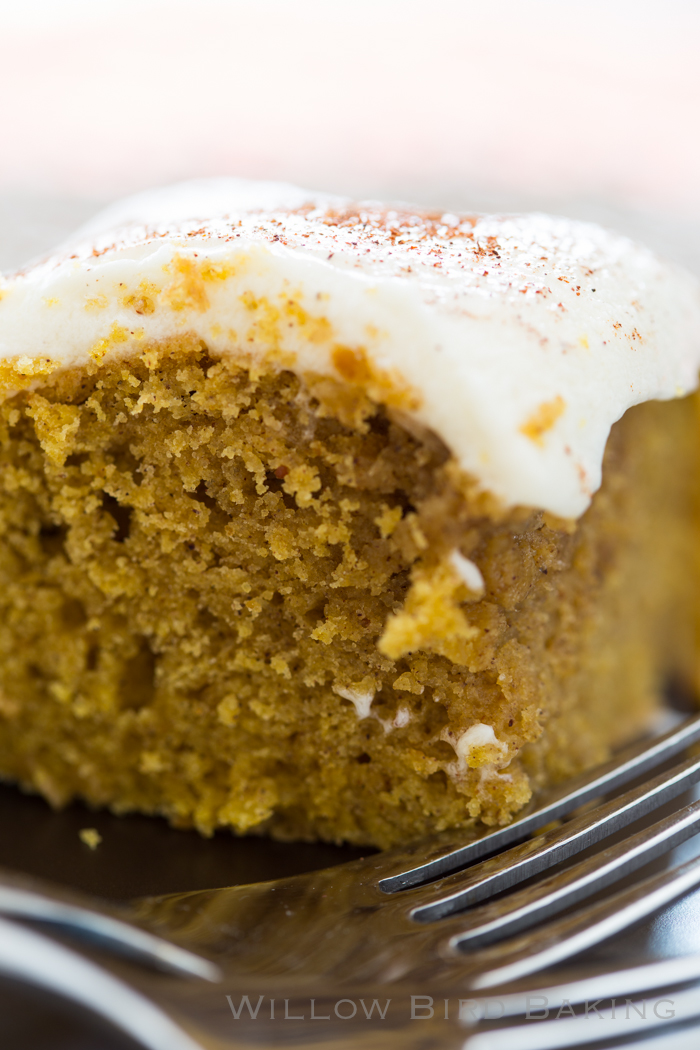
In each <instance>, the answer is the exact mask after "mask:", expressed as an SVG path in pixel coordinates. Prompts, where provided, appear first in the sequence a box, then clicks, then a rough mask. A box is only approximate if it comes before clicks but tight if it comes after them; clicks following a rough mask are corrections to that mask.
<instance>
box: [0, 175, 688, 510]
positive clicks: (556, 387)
mask: <svg viewBox="0 0 700 1050" xmlns="http://www.w3.org/2000/svg"><path fill="white" fill-rule="evenodd" d="M182 260H185V262H184V263H183V262H182ZM203 263H208V264H210V265H209V271H208V272H209V275H210V278H211V274H212V272H214V271H215V272H216V273H217V274H218V277H214V278H211V279H208V280H207V281H206V282H205V283H204V285H203V286H202V287H203V288H204V294H201V295H199V296H194V298H191V301H190V300H188V297H187V295H184V296H183V295H180V296H179V298H178V295H177V294H175V295H173V288H174V287H175V284H176V283H177V281H178V280H179V281H180V283H181V285H182V284H183V281H185V278H184V277H183V273H185V271H186V270H187V266H188V265H190V264H193V265H195V266H201V264H203ZM178 267H179V269H178ZM183 267H184V269H183ZM190 268H191V267H190ZM212 268H213V269H212ZM143 282H146V284H147V285H148V286H149V287H151V288H152V289H155V293H154V296H155V297H154V302H155V309H154V310H153V311H152V312H146V313H143V312H141V313H139V312H138V311H137V310H136V308H135V306H134V302H135V301H136V300H138V289H139V286H141V287H142V288H143ZM185 284H186V281H185ZM176 291H177V289H176ZM290 303H291V304H292V306H293V309H292V310H291V311H290V309H287V307H286V306H285V304H290ZM261 304H262V305H261ZM276 314H277V320H275V316H276ZM300 317H301V318H304V319H305V321H306V322H307V323H301V322H300V321H299V318H300ZM309 319H310V323H308V322H309ZM115 326H116V328H115ZM115 332H116V333H117V336H118V338H117V339H116V340H115V338H114V334H115ZM182 332H194V333H195V334H196V335H197V336H199V337H200V338H202V339H203V340H205V341H206V342H207V344H208V345H209V347H210V348H211V350H212V352H213V353H214V354H217V353H222V354H224V353H227V352H236V351H237V350H238V348H240V347H243V348H244V349H245V351H246V352H247V353H249V354H250V355H251V356H252V357H255V356H256V355H261V356H262V355H264V354H268V353H269V351H270V350H274V351H278V352H279V351H281V352H282V354H283V355H285V357H284V360H285V362H286V364H285V366H286V367H293V368H295V369H297V370H299V371H300V372H303V371H305V370H312V371H315V372H322V373H328V374H330V375H337V371H336V363H334V362H336V361H337V358H335V357H334V351H335V350H336V348H337V347H338V346H339V345H340V346H343V347H346V348H349V349H350V350H351V351H352V352H353V353H356V354H358V355H360V358H362V359H363V360H365V361H366V362H369V365H370V367H371V368H372V369H373V370H375V371H378V372H380V373H383V374H389V375H391V376H393V377H395V378H396V377H398V379H399V380H400V384H399V385H401V383H402V384H404V385H405V386H407V387H408V388H410V390H411V391H413V392H414V393H415V395H416V396H415V398H414V399H413V402H412V405H411V407H410V410H409V414H410V415H412V416H413V417H415V419H416V420H417V421H418V422H419V423H421V424H423V425H425V426H427V427H429V428H431V429H432V430H433V431H435V432H436V433H437V434H439V435H440V437H441V438H442V439H443V441H444V442H445V443H446V444H447V446H448V447H449V448H450V449H451V450H452V452H453V454H454V455H455V456H456V457H457V459H458V460H459V461H460V463H461V464H462V466H463V467H464V468H465V470H467V471H468V472H469V473H470V474H471V475H473V476H474V477H476V478H477V479H478V480H479V482H480V483H481V485H482V486H483V488H484V489H486V490H488V491H490V492H492V493H493V494H494V495H495V496H496V497H498V498H499V499H500V500H501V501H502V502H503V503H505V504H506V505H515V504H524V505H528V506H534V507H541V508H543V509H545V510H549V511H552V512H553V513H555V514H559V515H562V516H564V517H577V516H578V515H580V514H581V513H582V512H583V511H584V510H585V509H586V507H587V506H588V504H589V502H590V498H591V495H592V494H593V492H594V491H595V490H596V489H597V488H598V486H599V485H600V480H601V464H602V458H603V451H604V448H605V442H606V439H607V436H608V433H609V431H610V427H611V425H612V424H613V423H614V422H615V420H616V419H618V418H619V417H620V416H621V415H622V414H623V413H624V412H625V410H626V409H627V408H629V407H630V406H631V405H634V404H637V403H639V402H641V401H647V400H651V399H654V398H660V399H668V398H674V397H680V396H682V395H684V394H685V393H687V392H689V391H690V390H693V389H695V387H696V386H697V382H698V368H699V367H700V291H699V290H698V285H697V283H696V282H695V280H694V279H693V278H691V277H690V276H689V275H688V274H686V273H684V272H682V271H679V270H677V269H676V268H674V267H672V266H670V265H668V264H666V263H664V262H662V261H660V260H659V259H657V258H656V257H655V256H654V255H653V254H652V253H651V252H649V251H648V250H646V249H645V248H643V247H640V246H638V245H635V244H634V243H632V242H631V241H629V240H627V239H626V238H624V237H621V236H618V235H617V234H614V233H610V232H608V231H606V230H603V229H600V228H599V227H597V226H594V225H590V224H588V223H580V222H573V221H569V220H567V219H561V218H553V217H550V216H546V215H512V216H503V217H498V216H485V215H481V216H458V215H445V214H440V213H434V214H431V213H427V212H425V211H421V210H420V209H415V208H413V207H410V206H407V205H405V206H404V205H397V206H394V207H386V206H384V205H379V204H374V203H364V204H353V203H351V202H348V201H345V200H341V199H339V198H332V197H328V196H322V195H319V194H316V193H311V192H307V191H304V190H300V189H297V188H295V187H291V186H285V185H279V184H275V183H252V182H247V181H243V180H236V179H215V180H207V181H204V182H195V183H185V184H183V185H182V186H175V187H170V188H167V189H164V190H159V191H154V192H152V193H146V194H142V195H140V196H138V197H134V198H131V199H129V200H127V201H124V202H122V203H120V204H118V205H115V206H113V207H112V208H110V209H108V210H107V211H106V212H104V213H103V214H102V216H98V218H97V219H95V220H94V221H93V222H91V223H90V224H88V226H87V227H84V228H83V230H82V231H79V232H78V234H77V235H76V237H75V238H74V239H73V240H72V242H71V243H70V244H68V245H67V246H64V248H63V249H62V250H60V251H59V252H58V253H57V254H56V255H54V256H52V257H50V258H49V259H47V260H44V261H42V262H40V263H38V264H36V265H34V266H31V267H29V268H27V269H25V270H24V271H21V272H20V273H18V274H15V275H12V276H8V277H5V278H4V279H0V359H2V358H13V359H16V358H19V359H21V358H24V357H28V358H36V357H48V358H51V359H54V360H58V361H60V362H61V365H62V366H71V365H80V364H83V363H85V362H86V361H87V360H88V359H89V354H90V351H91V350H92V351H93V352H94V349H95V347H96V346H101V347H102V351H101V352H102V353H111V354H115V355H116V354H119V355H124V354H128V353H130V352H132V351H133V352H134V353H138V352H140V351H141V350H142V349H143V347H144V340H145V341H148V340H151V339H159V338H163V337H167V336H171V335H173V334H178V333H182ZM363 355H364V356H363ZM281 359H282V358H280V360H281ZM20 367H21V365H20Z"/></svg>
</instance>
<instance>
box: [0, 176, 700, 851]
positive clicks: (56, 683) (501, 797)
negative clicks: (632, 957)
mask: <svg viewBox="0 0 700 1050" xmlns="http://www.w3.org/2000/svg"><path fill="white" fill-rule="evenodd" d="M699 365H700V296H699V294H698V289H697V286H696V284H695V282H694V281H693V280H692V278H690V277H689V276H688V275H686V274H683V273H681V272H679V271H677V270H675V269H674V268H672V267H671V266H669V265H667V264H665V263H662V262H660V261H659V260H658V259H656V258H655V257H654V256H653V255H652V254H651V253H650V252H648V251H647V250H646V249H644V248H641V247H639V246H637V245H634V244H632V243H631V242H630V241H628V240H626V239H625V238H623V237H620V236H617V235H615V234H612V233H609V232H606V231H604V230H601V229H599V228H598V227H595V226H591V225H588V224H582V223H576V222H571V221H568V220H564V219H560V218H551V217H547V216H543V215H531V216H528V215H515V216H505V217H497V216H496V217H494V216H484V215H474V216H471V215H470V216H467V215H451V214H442V213H440V212H435V213H431V212H426V211H422V210H420V209H416V208H413V207H409V206H403V205H402V206H390V207H386V206H383V205H379V204H374V203H362V204H355V203H352V202H348V201H346V200H341V199H337V198H332V197H327V196H322V195H319V194H314V193H308V192H306V191H302V190H298V189H296V188H294V187H289V186H281V185H276V184H269V183H261V184H256V183H248V182H240V181H237V180H215V181H209V182H203V183H194V184H185V185H183V186H179V187H173V188H170V189H166V190H162V191H159V192H157V193H152V194H146V195H143V196H142V197H137V198H132V199H130V200H128V201H125V202H123V203H122V204H120V205H117V206H115V207H114V208H112V209H110V210H109V211H108V212H106V213H104V214H103V215H102V216H100V217H98V219H97V220H95V221H94V222H93V223H92V224H91V225H90V226H89V227H87V228H84V229H83V231H80V232H79V233H78V234H77V235H76V237H75V238H74V239H73V241H72V242H71V243H70V244H69V245H67V246H64V247H63V248H62V249H60V250H59V251H57V253H56V254H55V255H53V256H51V257H50V258H48V259H46V260H43V261H41V262H39V263H38V264H35V265H33V266H30V267H29V268H27V269H25V270H24V271H21V272H20V273H17V274H15V275H11V276H7V277H5V278H4V279H0V383H1V391H0V392H1V397H2V401H1V403H0V440H1V446H0V609H1V613H0V776H2V777H3V778H5V779H8V780H12V781H16V782H19V783H20V784H22V785H23V786H24V787H25V788H27V789H30V790H36V791H39V792H41V793H42V794H43V795H45V796H46V798H48V799H49V801H50V802H51V803H52V804H53V805H56V806H60V805H63V804H65V803H66V802H67V801H68V800H69V799H71V798H73V797H76V796H77V797H81V798H83V799H86V800H88V802H90V803H91V804H94V805H106V806H110V807H111V808H112V809H114V810H115V811H117V812H126V811H129V810H138V811H142V812H147V813H160V814H164V815H166V816H167V817H168V818H169V819H170V820H171V821H172V822H173V823H174V824H176V825H178V826H191V825H194V826H196V827H197V828H199V829H200V830H201V831H202V832H203V833H205V834H209V833H211V832H212V831H213V830H214V829H216V828H217V827H220V826H228V827H230V828H232V829H233V830H234V831H236V832H238V833H244V832H269V833H271V834H273V835H276V836H278V837H281V838H288V839H290V838H314V837H320V838H324V839H328V840H332V841H338V842H339V841H346V842H353V843H361V844H374V845H378V846H388V845H391V844H393V843H400V842H403V841H406V840H408V839H410V838H414V837H417V836H419V835H422V834H425V833H429V832H432V831H438V830H440V829H443V828H446V827H449V826H460V825H467V824H469V823H473V822H475V821H477V820H480V821H484V822H486V823H487V824H500V823H505V822H507V821H509V820H510V819H511V818H512V817H513V815H514V814H516V813H517V812H518V810H519V809H520V808H521V807H522V806H523V805H524V804H525V803H526V802H527V801H528V799H529V798H530V796H531V794H532V792H533V791H534V790H536V789H537V788H538V787H541V786H542V785H547V784H550V783H552V782H554V781H557V780H560V779H561V778H563V777H566V776H568V775H569V774H571V773H573V772H574V771H578V770H580V769H582V768H584V767H586V766H590V765H591V764H593V763H595V762H598V761H600V760H602V759H604V758H605V757H606V755H608V753H609V752H610V749H611V748H612V747H613V746H615V745H617V744H619V743H621V742H623V741H625V740H628V739H630V738H631V737H633V736H634V735H635V734H638V733H639V732H640V731H642V730H643V729H644V728H645V727H646V726H647V725H648V724H649V722H650V720H651V719H652V718H653V716H654V714H655V712H656V711H657V709H658V706H659V704H660V696H661V694H662V690H663V688H664V685H665V683H666V682H667V681H668V680H669V678H671V679H674V680H675V681H676V682H678V683H679V684H680V685H681V686H682V687H683V688H685V689H688V690H694V689H695V687H696V682H697V668H698V634H697V598H696V595H697V592H698V584H699V576H700V573H699V571H698V569H699V567H698V543H697V534H698V482H697V479H698V476H699V466H700V464H699V463H698V458H699V456H700V442H698V401H697V395H695V394H693V393H692V392H693V391H694V390H695V388H696V386H697V376H698V367H699Z"/></svg>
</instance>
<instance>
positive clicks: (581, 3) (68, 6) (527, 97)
mask: <svg viewBox="0 0 700 1050" xmlns="http://www.w3.org/2000/svg"><path fill="white" fill-rule="evenodd" d="M699 44H700V4H698V3H697V2H696V0H480V2H475V0H196V2H194V0H167V2H164V0H22V2H21V3H19V2H18V0H0V98H1V100H2V102H1V105H0V114H1V116H0V231H1V230H2V217H3V214H5V216H6V220H7V221H6V223H5V229H6V230H7V229H9V227H8V222H10V220H12V221H14V223H15V227H16V226H17V223H18V222H19V221H20V217H24V218H23V219H22V221H24V222H25V232H26V225H27V223H29V225H30V226H31V223H32V221H34V222H35V224H36V222H37V221H39V219H41V216H42V215H44V212H42V210H41V209H42V208H44V211H46V201H49V200H50V201H52V202H53V206H54V210H53V211H52V212H51V215H53V216H54V218H53V219H51V220H50V221H49V216H48V213H46V215H44V226H46V222H49V225H51V222H53V223H54V224H55V225H57V227H61V226H62V223H63V224H64V225H65V223H67V222H68V218H69V217H70V218H72V217H73V215H74V214H75V215H76V216H78V215H79V214H80V215H82V211H83V210H90V208H91V207H94V204H93V202H101V201H104V200H108V199H110V198H113V197H114V196H116V195H119V194H122V193H125V192H130V191H132V190H135V189H139V188H142V187H144V186H150V185H156V184H158V183H161V182H168V181H172V180H175V179H180V178H187V177H191V176H198V175H210V174H239V175H249V176H254V177H268V178H282V179H289V180H293V181H297V182H301V183H305V184H308V185H311V186H315V187H319V188H324V189H332V190H337V191H340V192H348V193H351V194H355V195H359V196H369V195H374V196H377V195H391V196H402V197H404V198H414V199H419V200H422V201H425V202H430V201H431V200H432V201H434V203H435V204H438V205H447V206H454V207H470V206H474V207H515V208H520V207H549V208H551V209H554V210H558V211H562V210H569V211H573V212H574V213H576V214H582V215H584V217H587V216H589V215H590V217H593V218H602V219H603V221H605V220H606V219H607V218H608V215H609V216H610V217H611V218H612V221H613V222H614V221H615V219H616V217H617V216H618V215H620V216H622V219H621V221H618V223H617V224H618V225H623V226H624V225H625V223H626V222H627V221H628V218H629V216H632V215H634V217H635V218H634V222H636V223H637V225H639V224H640V223H641V227H642V234H644V232H645V230H646V228H647V227H649V228H650V229H651V239H652V240H654V237H656V238H657V239H659V238H660V239H661V241H662V242H663V240H664V237H666V238H668V236H671V239H673V238H676V233H677V231H678V230H679V229H682V228H685V225H686V224H688V223H689V224H690V225H691V226H692V228H693V229H694V230H696V231H698V230H700V134H698V130H699V124H700V120H699V118H698V103H699V102H700V60H699V59H698V51H699V47H698V45H699ZM56 202H60V207H59V206H58V204H57V203H56ZM88 202H89V203H88ZM57 207H58V208H59V210H58V211H56V208H57ZM3 208H4V213H3ZM61 208H63V212H60V209H61ZM37 209H38V210H37ZM59 212H60V214H61V215H63V214H64V213H65V216H66V218H65V222H64V220H63V219H61V218H59V219H57V218H56V216H57V215H58V214H59ZM8 215H9V216H10V218H9V219H7V216H8ZM13 217H14V218H13ZM32 217H33V218H32ZM626 217H627V218H626ZM659 217H661V218H662V220H663V221H662V222H661V225H659V222H660V218H659ZM652 227H653V228H652ZM669 230H671V231H672V232H671V234H670V235H669V233H668V231H669ZM9 236H10V234H6V237H9ZM1 239H2V235H1V233H0V241H1ZM35 240H36V238H35ZM676 240H677V238H676ZM691 240H692V238H691ZM32 243H33V242H32ZM37 243H38V242H37ZM6 245H7V241H6ZM662 247H663V244H662ZM694 250H695V249H694V248H693V246H692V244H691V243H690V241H689V242H688V246H687V248H685V249H682V250H681V254H683V251H686V253H690V255H692V254H693V251H694ZM13 252H14V249H13ZM14 254H16V252H15V253H14ZM6 256H7V248H6V247H5V251H4V255H3V248H2V244H0V265H2V264H3V261H4V258H5V257H6ZM693 258H694V257H693Z"/></svg>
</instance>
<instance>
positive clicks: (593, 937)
mask: <svg viewBox="0 0 700 1050" xmlns="http://www.w3.org/2000/svg"><path fill="white" fill-rule="evenodd" d="M699 883H700V857H694V858H693V859H692V860H690V861H687V862H686V863H685V864H681V865H680V866H678V867H676V868H671V869H669V870H668V871H663V872H659V873H657V874H655V875H650V876H649V877H648V878H646V879H644V880H643V881H642V882H639V883H637V884H636V885H635V886H631V887H628V888H626V889H624V890H620V891H619V892H618V893H615V894H613V895H611V896H610V897H607V898H606V899H605V900H604V901H596V902H595V903H594V904H589V905H588V906H587V907H585V908H581V909H580V910H579V911H577V912H576V914H575V915H573V916H564V917H563V918H561V919H556V920H555V921H554V922H551V923H548V924H547V925H546V926H539V927H537V929H535V930H532V931H531V932H530V933H529V934H525V935H524V936H522V937H517V938H514V939H512V940H510V941H503V942H501V943H499V944H497V945H494V946H493V947H491V948H484V949H482V952H481V954H480V956H479V972H478V973H476V974H471V975H468V976H467V982H468V984H469V987H470V988H473V989H484V988H493V987H495V986H497V985H501V984H510V983H511V982H514V981H519V980H520V979H521V978H523V977H528V976H529V975H531V974H533V973H537V972H538V971H540V970H544V969H546V968H547V967H549V966H554V965H556V964H557V963H560V962H562V961H563V960H564V959H569V958H571V956H572V955H576V954H577V953H578V952H581V951H584V949H586V948H590V947H592V946H593V945H596V944H599V943H600V942H601V941H604V940H607V938H608V937H612V936H613V935H614V934H616V933H619V932H620V931H621V930H624V929H626V928H627V927H628V926H631V925H632V924H633V923H635V922H638V921H639V920H640V919H644V918H646V917H647V916H648V915H651V914H653V912H655V911H658V909H659V908H663V907H664V906H665V905H667V904H670V902H671V901H673V900H675V898H676V897H679V896H681V895H682V894H683V893H686V892H687V891H688V890H691V889H693V888H694V887H695V886H697V885H698V884H699Z"/></svg>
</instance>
